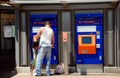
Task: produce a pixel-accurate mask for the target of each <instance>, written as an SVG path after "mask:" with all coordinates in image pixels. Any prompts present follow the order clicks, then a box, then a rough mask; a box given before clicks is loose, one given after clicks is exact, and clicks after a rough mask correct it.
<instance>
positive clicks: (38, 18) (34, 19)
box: [30, 14, 58, 64]
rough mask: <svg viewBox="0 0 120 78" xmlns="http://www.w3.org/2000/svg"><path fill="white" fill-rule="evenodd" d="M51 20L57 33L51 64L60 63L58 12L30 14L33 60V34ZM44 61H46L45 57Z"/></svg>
mask: <svg viewBox="0 0 120 78" xmlns="http://www.w3.org/2000/svg"><path fill="white" fill-rule="evenodd" d="M46 21H50V23H51V27H52V29H53V31H54V35H55V43H54V45H55V46H54V48H52V57H51V64H57V63H58V30H57V15H56V14H30V49H31V61H32V60H33V50H32V43H33V36H34V35H36V34H37V32H38V30H39V28H40V27H44V26H45V22H46ZM43 63H44V64H45V63H46V60H45V59H44V61H43Z"/></svg>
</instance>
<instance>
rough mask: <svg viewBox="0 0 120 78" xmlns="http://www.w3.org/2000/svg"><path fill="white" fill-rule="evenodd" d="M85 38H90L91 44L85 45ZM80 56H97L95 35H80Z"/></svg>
mask: <svg viewBox="0 0 120 78" xmlns="http://www.w3.org/2000/svg"><path fill="white" fill-rule="evenodd" d="M83 38H89V39H90V41H89V43H83V40H82V39H83ZM78 54H96V37H95V35H78Z"/></svg>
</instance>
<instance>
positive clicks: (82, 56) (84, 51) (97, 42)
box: [75, 13, 103, 65]
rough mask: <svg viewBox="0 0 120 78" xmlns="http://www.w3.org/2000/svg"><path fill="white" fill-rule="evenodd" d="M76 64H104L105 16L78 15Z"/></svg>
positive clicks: (100, 14)
mask: <svg viewBox="0 0 120 78" xmlns="http://www.w3.org/2000/svg"><path fill="white" fill-rule="evenodd" d="M75 16H76V18H75V19H76V22H75V23H76V25H75V27H76V32H75V33H76V34H75V40H76V42H75V45H76V46H75V47H76V64H82V65H85V64H103V22H102V19H103V14H102V13H97V14H96V13H95V14H76V15H75Z"/></svg>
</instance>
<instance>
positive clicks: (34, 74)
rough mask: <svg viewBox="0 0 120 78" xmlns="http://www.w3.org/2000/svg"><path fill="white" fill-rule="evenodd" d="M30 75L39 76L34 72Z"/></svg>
mask: <svg viewBox="0 0 120 78" xmlns="http://www.w3.org/2000/svg"><path fill="white" fill-rule="evenodd" d="M32 75H33V76H41V75H37V74H36V73H33V74H32Z"/></svg>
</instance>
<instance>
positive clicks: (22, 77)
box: [11, 73, 120, 78]
mask: <svg viewBox="0 0 120 78" xmlns="http://www.w3.org/2000/svg"><path fill="white" fill-rule="evenodd" d="M11 78H120V74H87V75H80V74H69V75H51V76H45V75H43V76H40V77H35V76H32V75H31V74H25V73H24V74H17V75H15V76H12V77H11Z"/></svg>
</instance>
